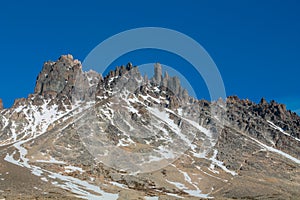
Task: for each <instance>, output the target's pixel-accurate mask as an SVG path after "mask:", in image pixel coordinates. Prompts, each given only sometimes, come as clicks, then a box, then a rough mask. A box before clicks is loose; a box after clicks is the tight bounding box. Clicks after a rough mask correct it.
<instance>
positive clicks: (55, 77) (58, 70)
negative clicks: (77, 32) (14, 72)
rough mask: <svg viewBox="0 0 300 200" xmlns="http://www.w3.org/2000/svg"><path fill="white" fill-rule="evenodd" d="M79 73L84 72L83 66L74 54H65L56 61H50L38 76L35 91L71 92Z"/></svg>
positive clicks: (49, 92) (53, 93) (51, 92)
mask: <svg viewBox="0 0 300 200" xmlns="http://www.w3.org/2000/svg"><path fill="white" fill-rule="evenodd" d="M78 74H82V66H81V63H80V62H79V61H78V60H76V59H75V60H74V58H73V56H72V55H63V56H61V57H60V58H59V59H58V60H57V61H56V62H51V61H48V62H46V63H45V64H44V66H43V69H42V71H41V72H40V74H39V75H38V77H37V80H36V87H35V90H34V93H35V94H39V95H45V94H50V95H52V96H56V95H57V94H59V93H63V94H66V95H67V94H70V93H71V89H72V86H73V85H74V82H75V79H76V76H77V75H78Z"/></svg>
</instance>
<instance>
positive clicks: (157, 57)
mask: <svg viewBox="0 0 300 200" xmlns="http://www.w3.org/2000/svg"><path fill="white" fill-rule="evenodd" d="M299 10H300V3H298V1H279V0H269V1H267V0H265V1H256V0H249V1H247V0H244V1H239V0H236V1H208V0H207V1H204V0H203V1H202V0H194V1H176V0H175V1H174V0H173V1H156V0H152V1H148V2H146V1H129V0H128V1H107V2H106V3H103V2H101V1H64V2H60V1H26V2H25V1H24V2H22V1H7V2H3V1H2V2H1V4H0V36H1V37H0V60H1V73H0V82H1V83H0V98H2V99H3V101H4V104H5V106H6V107H8V106H10V105H11V104H12V102H13V100H14V99H15V98H20V97H26V96H27V95H28V94H29V93H32V92H33V89H34V85H35V79H36V77H37V75H38V73H39V71H40V70H41V68H42V64H43V62H44V61H47V60H56V59H57V58H58V57H59V56H60V55H62V54H68V53H70V54H72V55H73V56H74V57H75V58H77V59H79V60H83V59H84V58H85V57H86V56H87V54H88V53H89V52H90V51H91V50H92V49H93V48H94V47H95V46H96V45H98V44H99V43H100V42H101V41H103V40H105V39H106V38H108V37H110V36H112V35H114V34H116V33H119V32H121V31H125V30H128V29H132V28H137V27H147V26H155V27H165V28H169V29H174V30H177V31H180V32H182V33H184V34H186V35H188V36H190V37H192V38H194V39H195V40H196V41H198V42H199V43H200V44H201V45H202V46H203V47H204V48H205V49H206V50H207V52H208V53H209V54H210V56H211V57H212V58H213V60H214V61H215V63H216V65H217V66H218V68H219V70H220V72H221V75H222V77H223V80H224V83H225V87H226V92H227V95H238V96H239V97H240V98H249V99H251V100H253V101H256V102H257V101H259V100H260V98H261V97H265V98H267V99H268V100H271V99H275V100H277V101H279V102H282V103H286V104H287V105H288V108H290V109H293V110H298V109H300V93H299V92H300V89H299V85H300V84H299V83H300V81H299V80H300V79H299V75H300V49H299V47H300V37H299V35H300V12H299ZM129 61H130V62H132V63H133V64H142V63H152V62H162V63H165V64H168V66H172V67H174V68H176V69H178V70H181V72H182V73H183V74H184V75H186V76H188V77H186V78H187V79H188V80H189V81H190V83H191V84H192V85H193V86H194V85H197V93H198V94H201V95H202V96H203V98H208V93H207V89H206V87H205V84H204V82H203V80H201V79H200V80H198V77H194V76H193V75H192V74H193V71H192V69H191V67H190V66H189V64H188V63H186V62H185V61H184V60H182V59H180V58H178V57H176V55H173V54H170V53H167V52H162V51H158V50H144V51H136V52H132V53H129V54H126V55H124V56H121V57H120V58H119V59H117V60H116V61H115V62H114V63H113V64H112V66H111V67H113V66H115V65H121V64H126V63H127V62H129Z"/></svg>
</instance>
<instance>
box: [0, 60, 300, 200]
mask: <svg viewBox="0 0 300 200" xmlns="http://www.w3.org/2000/svg"><path fill="white" fill-rule="evenodd" d="M154 70H155V73H154V76H153V78H150V79H149V78H148V77H142V76H141V74H140V73H139V71H138V68H137V67H135V66H133V65H132V64H131V63H129V64H127V65H126V66H121V67H117V68H116V69H115V70H112V71H110V72H109V73H108V75H107V76H105V77H102V75H100V74H98V73H97V72H94V71H89V72H83V71H82V66H81V63H80V62H79V61H78V60H75V59H74V58H73V56H71V55H64V56H61V57H60V58H59V59H58V61H56V62H52V61H49V62H46V63H45V64H44V67H43V69H42V71H41V73H40V74H39V75H38V77H37V80H36V87H35V90H34V93H33V94H30V95H29V96H28V98H21V99H17V100H16V101H15V103H14V105H13V106H12V107H11V108H8V109H3V110H1V111H0V130H1V131H0V139H1V140H0V155H1V156H0V157H2V158H3V161H1V162H0V174H1V175H0V176H2V175H3V174H6V171H1V170H2V167H1V166H7V165H9V163H11V164H14V165H16V166H19V167H20V168H22V171H24V170H25V169H26V170H28V176H37V177H40V180H42V182H43V183H45V184H47V186H45V187H44V186H38V185H37V186H36V185H35V182H31V183H29V184H28V187H30V186H31V187H32V188H33V187H37V188H39V189H37V190H36V191H34V192H26V191H23V190H22V193H26V194H28V195H29V196H30V195H32V194H34V195H35V196H42V197H45V198H56V197H57V196H55V195H54V196H53V195H51V193H49V191H50V190H52V189H53V190H56V191H57V190H58V195H63V196H64V197H67V196H68V197H69V196H74V194H76V195H75V196H76V197H79V198H84V199H99V198H100V199H101V198H102V199H134V198H137V199H138V198H140V199H151V198H154V199H178V198H185V199H207V198H212V197H214V198H215V199H225V198H227V199H268V198H271V197H274V198H278V199H286V198H289V199H297V196H299V191H298V190H297V188H298V187H299V186H300V175H299V172H300V168H299V165H300V156H299V155H300V154H299V152H300V135H299V133H300V118H299V116H298V115H297V114H296V113H293V112H291V111H289V110H287V109H286V107H285V106H284V105H283V104H279V103H276V102H275V101H271V102H269V103H268V102H267V101H266V100H265V99H262V100H261V101H260V103H258V104H257V103H254V102H252V101H250V100H247V99H246V100H241V99H239V98H238V97H237V96H230V97H228V98H227V99H226V101H223V100H221V99H220V100H219V101H215V102H209V101H207V100H196V99H194V98H193V97H189V96H188V94H187V91H186V90H184V89H182V88H181V86H180V81H179V79H178V78H174V77H169V75H168V74H165V75H164V76H163V75H162V71H161V68H160V65H159V64H156V65H155V66H154ZM94 133H95V134H94ZM111 145H113V147H114V148H115V149H113V150H111V151H108V153H105V152H107V150H110V149H109V148H110V147H111ZM94 147H97V148H94ZM116 153H117V154H116ZM97 159H98V160H99V159H100V162H99V161H97ZM130 160H131V161H132V162H129V161H130ZM3 169H6V168H5V167H3ZM10 173H11V174H14V173H17V172H16V171H11V172H10ZM9 177H10V176H9V175H8V177H5V178H8V179H9ZM0 178H1V177H0ZM5 178H4V179H5ZM12 180H13V182H12V184H11V185H6V184H5V183H4V182H3V183H2V182H0V190H1V191H2V188H3V191H5V192H3V193H1V191H0V196H1V195H2V196H8V197H11V198H14V197H15V195H16V192H15V191H21V188H19V187H17V186H16V187H14V183H17V182H18V181H17V180H14V179H12ZM15 185H18V184H15ZM12 188H13V189H12ZM49 188H50V190H49ZM58 188H60V189H58ZM30 191H31V190H30ZM276 191H277V192H276ZM278 191H279V192H278ZM42 192H44V193H46V194H42ZM61 197H62V196H61Z"/></svg>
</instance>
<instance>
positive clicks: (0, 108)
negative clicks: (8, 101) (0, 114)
mask: <svg viewBox="0 0 300 200" xmlns="http://www.w3.org/2000/svg"><path fill="white" fill-rule="evenodd" d="M0 110H3V102H2V99H0Z"/></svg>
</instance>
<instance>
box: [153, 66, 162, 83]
mask: <svg viewBox="0 0 300 200" xmlns="http://www.w3.org/2000/svg"><path fill="white" fill-rule="evenodd" d="M153 81H154V82H155V83H156V84H158V85H160V84H161V81H162V68H161V65H160V64H159V63H155V65H154V77H153Z"/></svg>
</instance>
